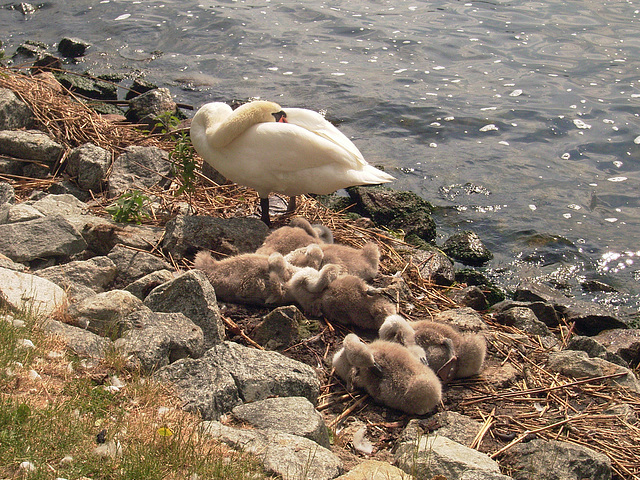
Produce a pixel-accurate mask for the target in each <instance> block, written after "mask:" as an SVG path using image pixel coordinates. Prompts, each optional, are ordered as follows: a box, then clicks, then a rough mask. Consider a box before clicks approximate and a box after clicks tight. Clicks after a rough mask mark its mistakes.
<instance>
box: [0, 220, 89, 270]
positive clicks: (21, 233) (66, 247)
mask: <svg viewBox="0 0 640 480" xmlns="http://www.w3.org/2000/svg"><path fill="white" fill-rule="evenodd" d="M86 247H87V244H86V242H85V241H84V238H82V235H80V232H78V231H77V230H76V229H75V228H74V226H73V225H71V223H69V222H68V221H67V220H66V219H65V218H64V217H62V216H59V215H55V216H46V217H42V218H36V219H35V220H30V221H28V222H19V223H11V224H5V225H0V253H2V254H4V255H6V256H7V257H9V258H10V259H11V260H13V261H15V262H29V261H32V260H35V259H42V258H51V257H70V256H71V255H74V254H76V253H80V252H82V251H83V250H84V249H85V248H86Z"/></svg>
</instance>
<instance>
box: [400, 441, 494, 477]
mask: <svg viewBox="0 0 640 480" xmlns="http://www.w3.org/2000/svg"><path fill="white" fill-rule="evenodd" d="M395 464H396V466H398V467H399V468H401V469H402V470H404V471H405V472H407V473H410V474H413V475H415V476H416V478H433V477H435V476H436V475H443V476H444V477H445V478H460V477H461V476H462V474H463V473H464V472H466V471H469V470H481V471H483V472H488V473H492V474H499V473H500V467H499V466H498V463H497V462H495V461H494V460H492V459H491V458H489V456H488V455H485V454H484V453H480V452H478V451H477V450H473V449H471V448H469V447H465V446H464V445H461V444H459V443H457V442H454V441H453V440H450V439H448V438H447V437H444V436H441V435H425V436H421V437H418V438H415V439H407V438H404V439H403V440H402V441H401V442H400V443H399V444H398V446H397V448H396V451H395Z"/></svg>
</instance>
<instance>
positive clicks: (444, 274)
mask: <svg viewBox="0 0 640 480" xmlns="http://www.w3.org/2000/svg"><path fill="white" fill-rule="evenodd" d="M410 260H411V263H412V264H413V265H415V266H416V267H417V268H418V270H419V271H420V276H421V277H422V278H424V279H425V280H429V281H431V282H433V283H435V284H436V285H451V284H452V283H453V282H454V281H455V278H456V276H455V272H454V270H453V262H452V261H451V260H450V259H449V257H447V256H446V255H445V254H444V253H442V252H441V251H440V250H438V249H435V248H434V249H433V250H430V251H424V250H417V251H416V252H415V253H413V254H412V255H411V257H410Z"/></svg>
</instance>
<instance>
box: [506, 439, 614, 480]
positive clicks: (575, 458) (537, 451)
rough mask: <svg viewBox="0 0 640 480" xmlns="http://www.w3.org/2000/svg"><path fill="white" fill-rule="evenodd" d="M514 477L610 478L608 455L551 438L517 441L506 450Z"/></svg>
mask: <svg viewBox="0 0 640 480" xmlns="http://www.w3.org/2000/svg"><path fill="white" fill-rule="evenodd" d="M507 456H508V458H509V465H511V466H512V468H513V473H514V479H515V480H582V479H586V478H588V479H589V480H610V479H611V475H612V472H611V461H610V460H609V457H607V456H606V455H604V454H602V453H598V452H596V451H594V450H591V449H590V448H587V447H583V446H581V445H574V444H573V443H567V442H559V441H555V440H550V441H545V440H541V439H535V440H532V441H530V442H527V443H519V444H517V445H515V446H514V447H513V448H511V449H510V450H509V451H508V452H507Z"/></svg>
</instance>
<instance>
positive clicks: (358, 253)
mask: <svg viewBox="0 0 640 480" xmlns="http://www.w3.org/2000/svg"><path fill="white" fill-rule="evenodd" d="M320 247H321V248H322V252H323V254H324V258H323V260H322V265H323V266H324V265H327V264H329V263H334V264H336V265H341V266H343V267H344V268H345V271H346V273H348V274H350V275H355V276H356V277H360V278H362V279H363V280H365V281H367V282H368V281H371V280H373V278H374V277H375V276H376V275H377V274H378V265H379V264H380V249H379V248H378V245H376V244H375V243H373V242H369V243H367V244H365V246H364V247H362V248H353V247H350V246H348V245H340V244H337V243H334V244H331V245H320Z"/></svg>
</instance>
